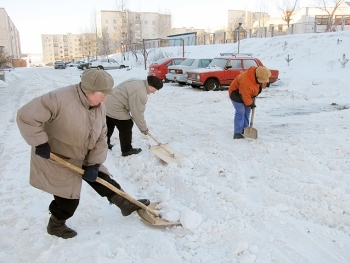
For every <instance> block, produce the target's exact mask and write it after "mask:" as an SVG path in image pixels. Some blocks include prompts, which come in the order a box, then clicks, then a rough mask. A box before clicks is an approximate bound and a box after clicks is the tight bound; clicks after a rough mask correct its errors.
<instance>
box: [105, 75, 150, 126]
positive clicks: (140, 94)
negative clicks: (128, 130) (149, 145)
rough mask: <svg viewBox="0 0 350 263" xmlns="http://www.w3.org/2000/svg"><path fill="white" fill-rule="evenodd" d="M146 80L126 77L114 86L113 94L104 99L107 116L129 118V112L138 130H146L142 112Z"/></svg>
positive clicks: (143, 109)
mask: <svg viewBox="0 0 350 263" xmlns="http://www.w3.org/2000/svg"><path fill="white" fill-rule="evenodd" d="M147 87H148V84H147V80H140V79H128V80H126V81H124V82H122V83H120V84H119V85H118V86H116V87H114V89H113V91H114V94H112V95H109V96H108V97H107V101H106V111H107V116H108V117H110V118H113V119H117V120H129V119H130V114H131V116H132V119H133V120H134V122H135V124H136V125H137V127H138V128H139V129H140V131H147V130H148V128H147V124H146V121H145V116H144V112H145V110H146V103H147V94H148V93H149V92H148V89H147Z"/></svg>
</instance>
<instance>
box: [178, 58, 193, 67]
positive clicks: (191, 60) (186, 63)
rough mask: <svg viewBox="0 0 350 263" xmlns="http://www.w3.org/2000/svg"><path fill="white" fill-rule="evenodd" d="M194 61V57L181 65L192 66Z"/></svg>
mask: <svg viewBox="0 0 350 263" xmlns="http://www.w3.org/2000/svg"><path fill="white" fill-rule="evenodd" d="M193 62H194V59H185V60H184V61H182V62H181V63H180V64H179V65H184V66H191V65H192V64H193Z"/></svg>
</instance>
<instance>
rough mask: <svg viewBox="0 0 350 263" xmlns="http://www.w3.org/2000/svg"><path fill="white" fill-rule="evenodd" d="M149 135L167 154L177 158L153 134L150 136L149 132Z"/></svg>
mask: <svg viewBox="0 0 350 263" xmlns="http://www.w3.org/2000/svg"><path fill="white" fill-rule="evenodd" d="M147 135H148V136H149V137H151V138H152V139H153V140H154V141H155V142H156V143H158V146H160V147H162V148H163V149H164V151H166V152H167V154H169V155H170V156H172V157H175V154H173V153H172V152H170V151H169V150H167V149H166V148H165V147H164V146H163V145H162V144H161V143H160V142H159V141H158V140H157V139H156V138H155V137H154V136H153V135H152V134H150V133H149V132H148V133H147Z"/></svg>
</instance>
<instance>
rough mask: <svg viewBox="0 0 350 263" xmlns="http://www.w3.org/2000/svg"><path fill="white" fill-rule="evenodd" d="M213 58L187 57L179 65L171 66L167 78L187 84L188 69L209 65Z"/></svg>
mask: <svg viewBox="0 0 350 263" xmlns="http://www.w3.org/2000/svg"><path fill="white" fill-rule="evenodd" d="M212 60H213V59H211V58H187V59H185V60H184V61H182V62H181V63H180V64H179V65H174V66H169V67H168V73H167V74H166V75H165V78H166V79H167V80H168V81H170V82H177V83H179V85H186V84H187V79H186V78H187V71H188V70H192V69H197V68H205V67H207V66H208V65H209V64H210V62H211V61H212Z"/></svg>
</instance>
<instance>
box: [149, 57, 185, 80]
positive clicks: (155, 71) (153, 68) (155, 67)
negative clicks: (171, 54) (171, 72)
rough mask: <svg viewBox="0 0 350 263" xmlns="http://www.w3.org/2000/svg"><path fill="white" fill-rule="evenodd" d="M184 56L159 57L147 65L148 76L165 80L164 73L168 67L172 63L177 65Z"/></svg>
mask: <svg viewBox="0 0 350 263" xmlns="http://www.w3.org/2000/svg"><path fill="white" fill-rule="evenodd" d="M183 60H185V58H181V57H180V58H161V59H159V60H157V61H156V62H154V63H152V64H151V65H150V66H149V71H148V76H156V77H158V78H160V79H161V80H164V81H165V82H168V80H167V79H166V78H165V74H167V73H168V67H169V66H172V65H179V64H180V63H181V62H182V61H183Z"/></svg>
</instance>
